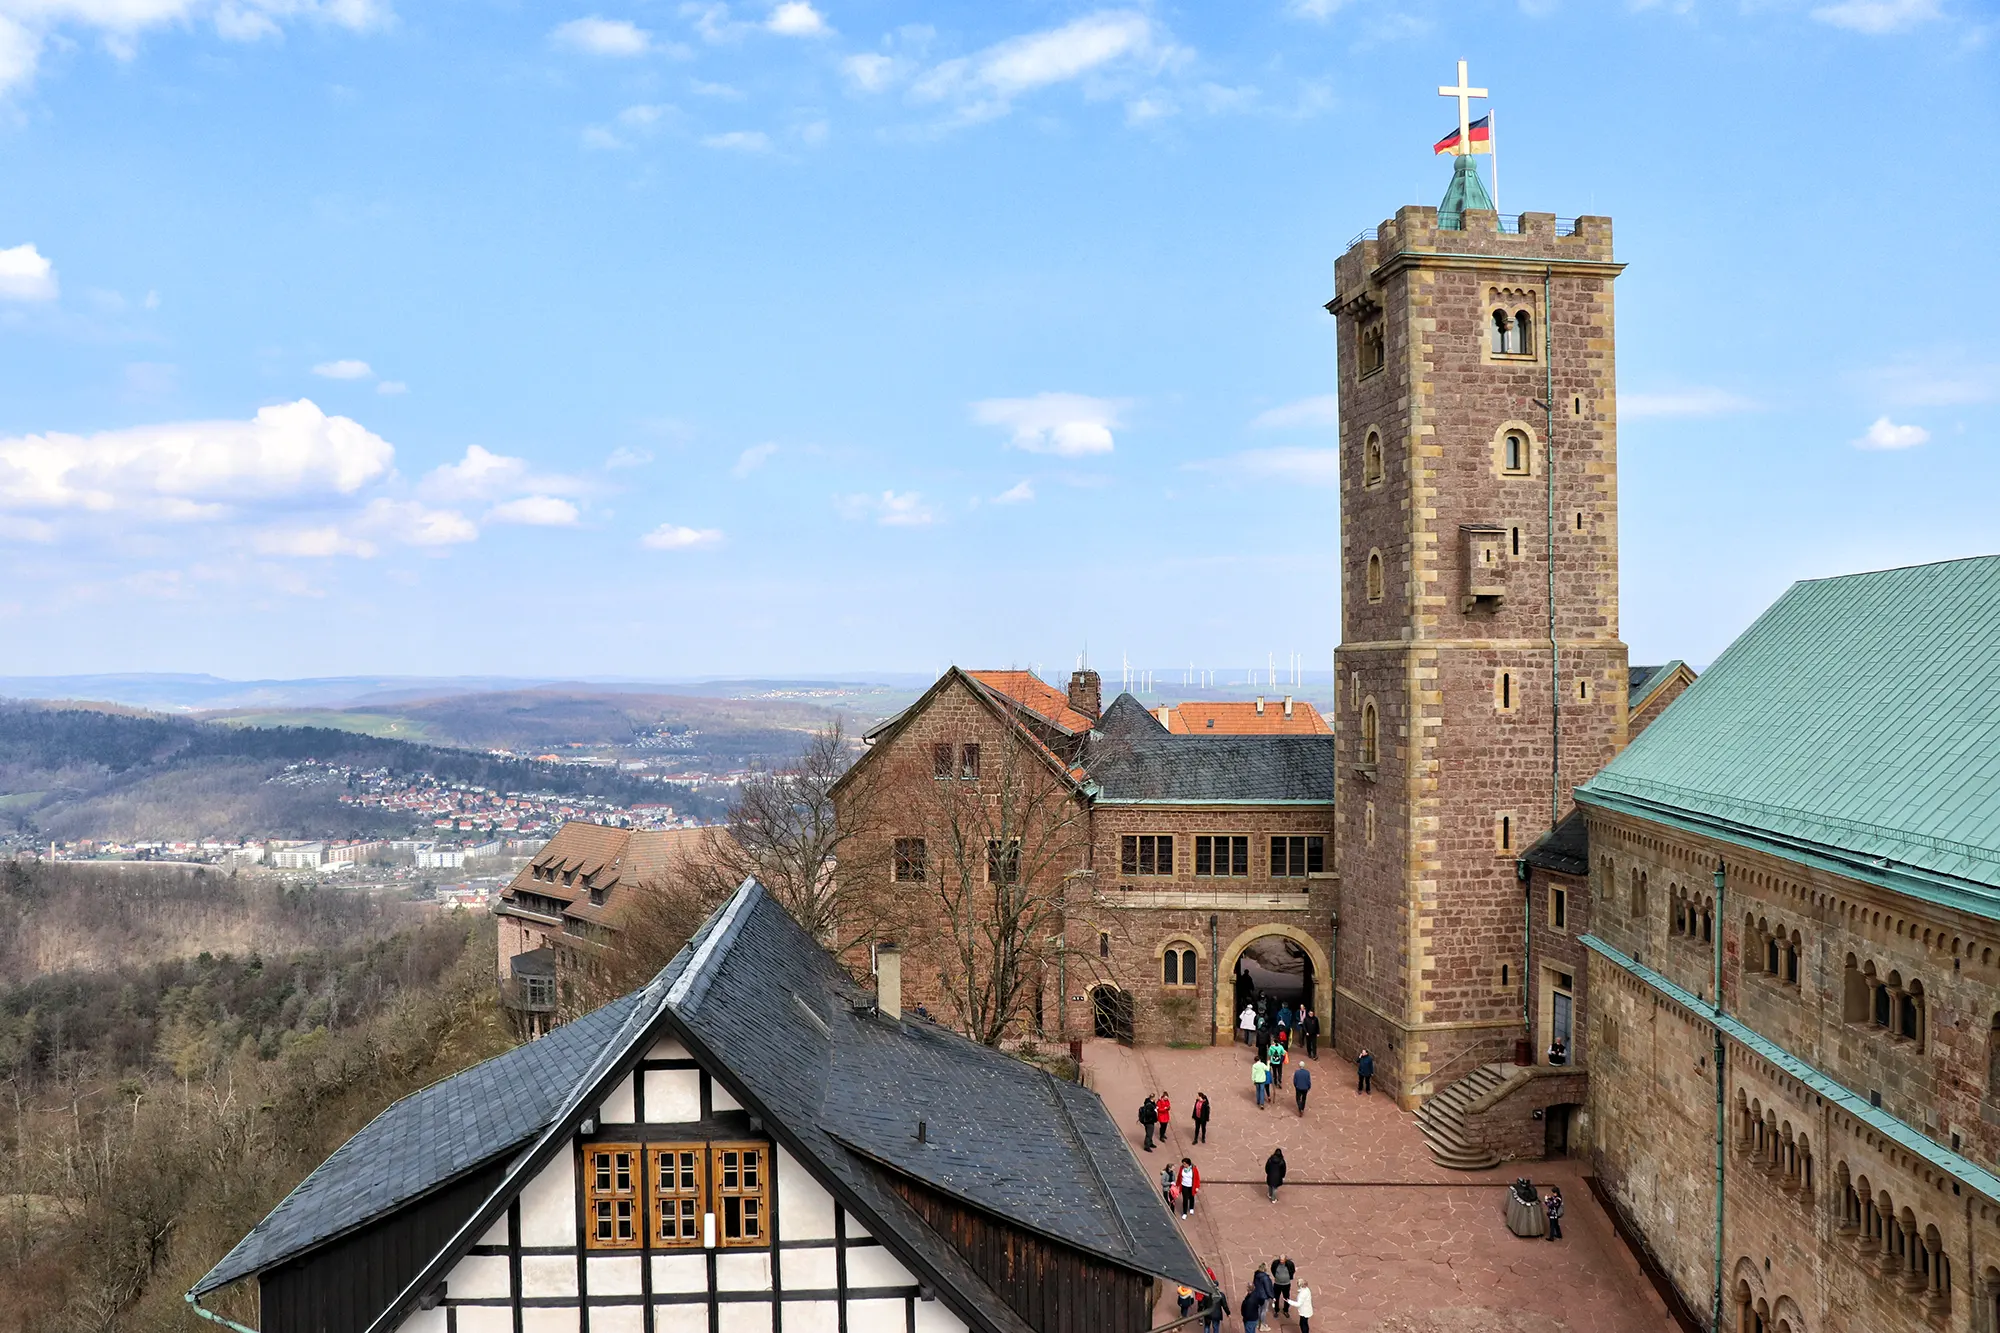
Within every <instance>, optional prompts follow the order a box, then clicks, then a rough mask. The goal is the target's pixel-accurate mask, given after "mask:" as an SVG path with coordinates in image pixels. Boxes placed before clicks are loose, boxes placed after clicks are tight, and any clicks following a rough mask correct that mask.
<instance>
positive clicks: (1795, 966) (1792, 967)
mask: <svg viewBox="0 0 2000 1333" xmlns="http://www.w3.org/2000/svg"><path fill="white" fill-rule="evenodd" d="M1784 978H1785V984H1786V985H1788V986H1796V985H1798V984H1799V932H1797V931H1796V930H1795V931H1793V932H1792V937H1791V939H1789V940H1787V941H1786V942H1785V971H1784Z"/></svg>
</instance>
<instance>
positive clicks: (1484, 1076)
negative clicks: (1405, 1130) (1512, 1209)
mask: <svg viewBox="0 0 2000 1333" xmlns="http://www.w3.org/2000/svg"><path fill="white" fill-rule="evenodd" d="M1506 1081H1507V1074H1506V1071H1505V1070H1504V1069H1503V1068H1502V1067H1501V1066H1500V1065H1497V1064H1494V1065H1480V1066H1479V1067H1478V1068H1477V1069H1474V1070H1473V1071H1472V1072H1471V1073H1470V1074H1467V1075H1466V1076H1465V1077H1464V1078H1462V1079H1460V1080H1458V1082H1456V1083H1452V1084H1448V1085H1447V1086H1445V1087H1444V1088H1443V1089H1441V1090H1440V1091H1438V1092H1436V1093H1434V1094H1432V1095H1431V1096H1430V1097H1429V1098H1428V1099H1426V1100H1425V1102H1424V1104H1423V1105H1422V1106H1419V1107H1418V1108H1417V1128H1419V1129H1421V1130H1422V1131H1423V1134H1424V1140H1425V1142H1427V1143H1429V1144H1430V1149H1431V1159H1432V1160H1433V1161H1435V1162H1436V1163H1437V1164H1438V1165H1439V1166H1448V1167H1451V1168H1452V1169H1453V1170H1455V1171H1484V1170H1485V1169H1486V1168H1487V1167H1489V1166H1498V1165H1499V1164H1500V1158H1499V1156H1498V1155H1497V1154H1495V1153H1493V1152H1492V1151H1491V1150H1489V1149H1487V1148H1485V1147H1483V1146H1481V1145H1480V1144H1477V1143H1474V1142H1472V1141H1470V1140H1469V1139H1468V1138H1467V1137H1466V1133H1465V1109H1466V1107H1468V1106H1470V1105H1472V1104H1473V1103H1474V1102H1476V1101H1479V1100H1480V1099H1481V1098H1483V1097H1485V1096H1486V1095H1487V1094H1488V1093H1491V1092H1493V1091H1494V1090H1495V1089H1497V1088H1499V1087H1500V1086H1501V1085H1502V1084H1504V1083H1505V1082H1506Z"/></svg>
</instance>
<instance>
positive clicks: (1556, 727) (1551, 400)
mask: <svg viewBox="0 0 2000 1333" xmlns="http://www.w3.org/2000/svg"><path fill="white" fill-rule="evenodd" d="M1551 278H1552V270H1550V269H1546V268H1545V269H1543V270H1542V393H1543V398H1542V406H1543V408H1545V409H1546V410H1547V411H1548V425H1547V428H1546V429H1545V430H1544V431H1543V433H1542V452H1543V455H1544V460H1543V465H1542V471H1543V472H1544V473H1546V474H1547V479H1548V510H1549V512H1548V520H1549V541H1548V575H1549V579H1548V582H1549V702H1550V704H1551V705H1552V710H1551V712H1550V722H1549V730H1550V737H1549V742H1550V743H1549V827H1550V828H1551V829H1553V828H1554V827H1555V826H1556V825H1557V824H1558V823H1560V822H1561V820H1562V717H1563V692H1562V649H1561V646H1560V645H1559V644H1558V643H1557V641H1556V322H1555V320H1554V318H1553V315H1554V313H1555V312H1554V310H1553V308H1552V306H1551V304H1550V303H1551V301H1552V300H1553V299H1554V297H1553V294H1552V293H1551V291H1550V286H1551Z"/></svg>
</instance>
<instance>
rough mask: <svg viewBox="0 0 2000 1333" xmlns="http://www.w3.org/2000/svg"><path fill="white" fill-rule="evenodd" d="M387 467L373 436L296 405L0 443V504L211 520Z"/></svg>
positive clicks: (358, 480)
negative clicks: (226, 417)
mask: <svg viewBox="0 0 2000 1333" xmlns="http://www.w3.org/2000/svg"><path fill="white" fill-rule="evenodd" d="M394 459H395V450H394V449H393V448H392V447H391V446H390V445H389V443H388V442H387V441H386V440H384V439H382V438H381V437H380V436H378V435H375V434H374V433H372V432H370V431H369V430H367V429H366V428H365V427H363V426H361V425H360V424H359V423H357V422H355V421H352V420H350V419H349V418H347V417H330V416H327V415H326V414H325V413H324V412H322V411H320V409H319V407H318V406H317V405H315V404H314V403H313V402H312V400H310V399H307V398H301V399H299V400H298V401H297V402H295V403H284V404H279V405H276V406H272V407H266V408H263V409H262V410H260V411H259V412H258V413H257V415H256V416H255V417H253V418H252V419H250V420H249V421H184V422H173V423H169V424H165V425H157V426H131V427H127V428H125V429H122V430H109V431H101V432H99V433H97V434H95V435H67V434H59V433H50V434H47V435H22V436H14V437H10V438H5V439H0V506H4V507H8V508H16V509H75V510H85V511H92V512H99V513H108V512H138V513H147V514H152V515H154V516H157V517H166V518H215V517H221V516H222V515H224V514H226V513H228V512H229V509H230V507H231V506H233V505H235V504H238V503H243V502H247V501H252V500H258V499H280V498H284V499H296V498H308V497H313V496H325V495H352V494H354V493H355V492H356V491H358V490H360V489H361V487H363V486H364V485H366V484H367V483H369V482H371V481H374V480H377V479H378V478H381V477H384V476H386V475H388V473H389V470H390V467H391V465H392V463H393V462H394Z"/></svg>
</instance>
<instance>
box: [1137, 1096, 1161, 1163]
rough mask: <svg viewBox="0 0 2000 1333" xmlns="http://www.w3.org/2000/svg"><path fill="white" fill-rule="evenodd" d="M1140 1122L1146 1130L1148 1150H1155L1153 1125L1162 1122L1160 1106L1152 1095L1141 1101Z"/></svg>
mask: <svg viewBox="0 0 2000 1333" xmlns="http://www.w3.org/2000/svg"><path fill="white" fill-rule="evenodd" d="M1139 1123H1140V1124H1141V1125H1143V1126H1144V1127H1145V1130H1146V1151H1147V1152H1151V1151H1153V1127H1154V1126H1156V1125H1158V1124H1159V1123H1160V1108H1159V1107H1158V1106H1157V1105H1156V1104H1155V1103H1154V1101H1153V1099H1152V1098H1151V1097H1148V1098H1146V1100H1145V1101H1143V1102H1140V1103H1139Z"/></svg>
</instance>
